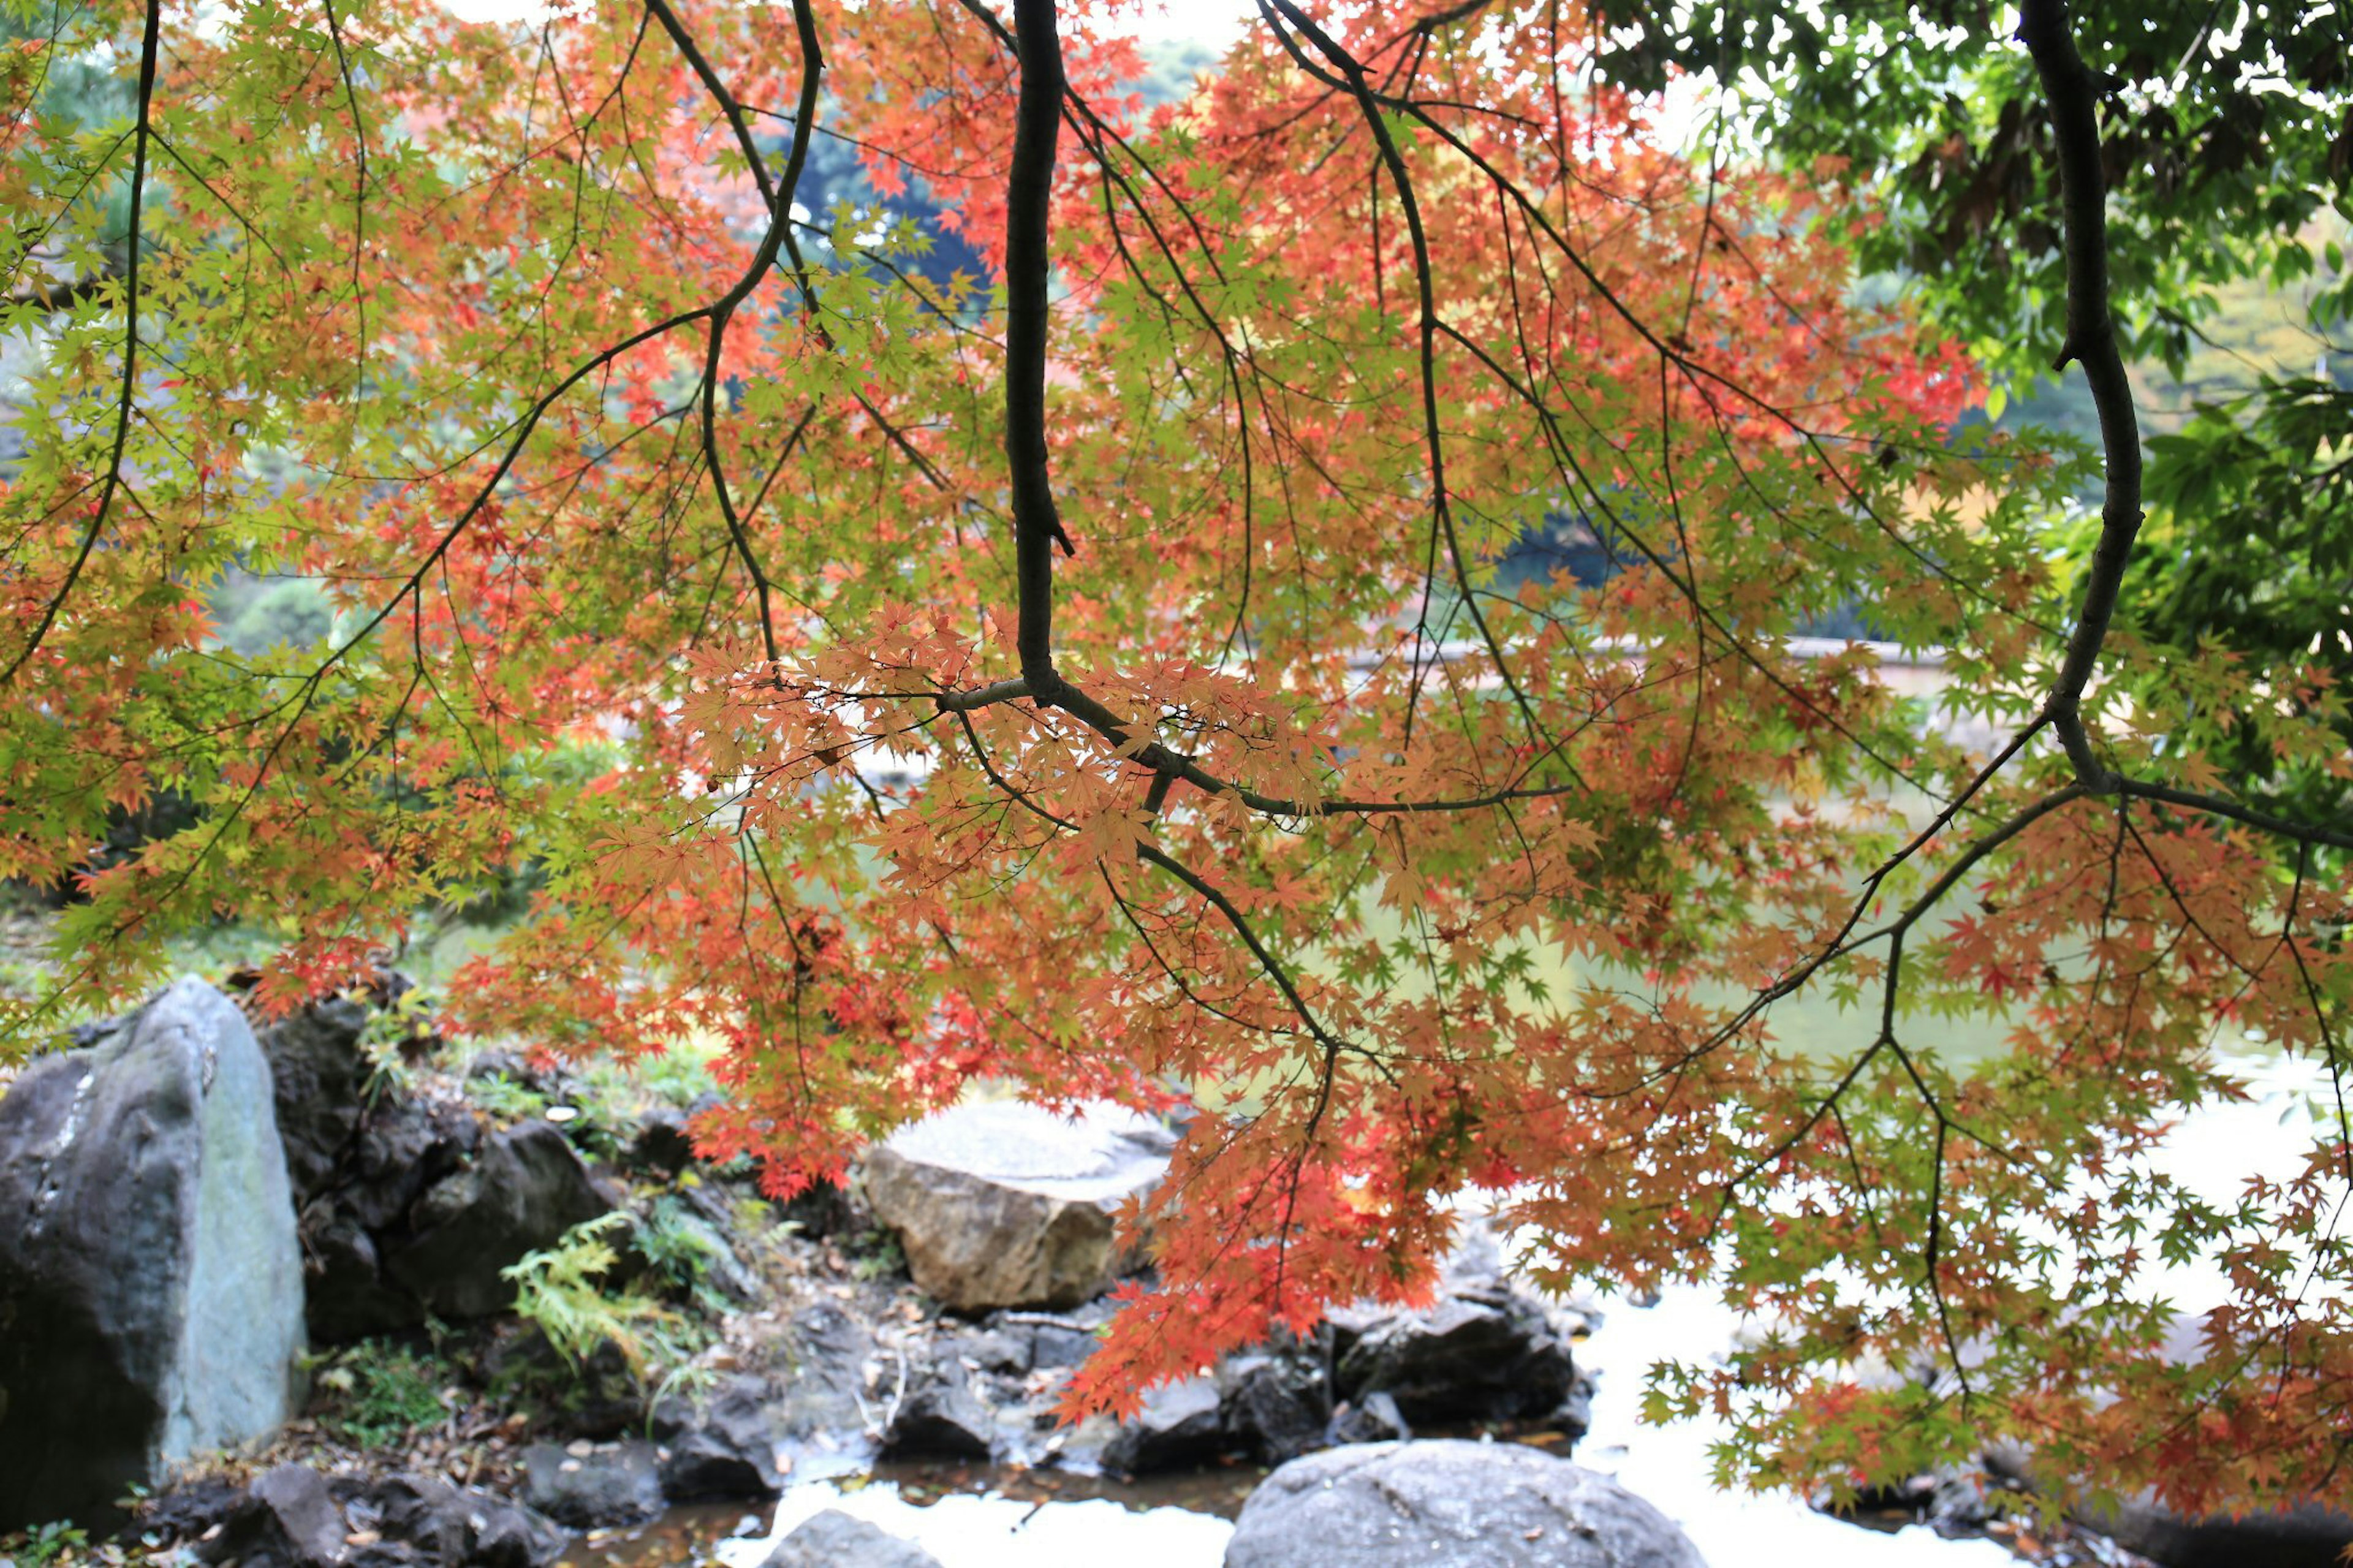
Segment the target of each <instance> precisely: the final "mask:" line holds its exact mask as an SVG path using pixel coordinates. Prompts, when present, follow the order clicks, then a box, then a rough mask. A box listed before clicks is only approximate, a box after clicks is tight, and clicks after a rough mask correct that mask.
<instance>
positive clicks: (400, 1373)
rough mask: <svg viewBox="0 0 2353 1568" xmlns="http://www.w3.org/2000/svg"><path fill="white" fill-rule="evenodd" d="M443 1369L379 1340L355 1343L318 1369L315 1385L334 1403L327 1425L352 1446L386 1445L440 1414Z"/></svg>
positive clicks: (403, 1349)
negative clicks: (321, 1369)
mask: <svg viewBox="0 0 2353 1568" xmlns="http://www.w3.org/2000/svg"><path fill="white" fill-rule="evenodd" d="M446 1372H447V1368H445V1367H444V1366H442V1365H441V1364H440V1363H438V1362H437V1361H435V1360H433V1359H432V1358H430V1357H428V1356H424V1355H419V1354H418V1353H417V1352H415V1351H413V1350H410V1349H408V1348H406V1347H405V1346H398V1345H393V1344H390V1343H388V1342H385V1341H381V1340H371V1341H367V1342H364V1343H362V1344H359V1345H355V1346H353V1348H352V1349H350V1350H348V1351H345V1352H343V1353H342V1354H341V1355H338V1356H337V1357H335V1359H334V1360H333V1361H332V1362H331V1363H328V1365H327V1366H326V1368H325V1369H324V1370H323V1371H322V1372H321V1373H319V1379H318V1381H319V1385H320V1386H321V1387H322V1388H324V1389H327V1390H329V1391H330V1392H331V1393H332V1394H333V1395H334V1397H335V1403H336V1409H335V1410H334V1411H333V1412H332V1414H331V1415H328V1416H327V1417H326V1421H325V1424H326V1425H327V1426H329V1427H330V1428H331V1429H332V1431H333V1432H334V1434H335V1435H336V1436H338V1437H340V1438H342V1439H343V1441H344V1442H346V1443H349V1444H351V1445H353V1447H360V1448H385V1447H391V1446H392V1445H394V1444H396V1443H398V1442H401V1441H403V1440H405V1439H406V1438H407V1437H408V1436H410V1435H411V1434H413V1433H415V1432H416V1431H417V1430H418V1429H419V1428H420V1427H424V1426H431V1425H433V1424H434V1423H435V1422H438V1421H439V1420H440V1419H441V1418H442V1416H443V1415H444V1414H445V1413H446V1407H445V1406H444V1405H442V1403H441V1388H442V1384H443V1383H444V1382H445V1374H446Z"/></svg>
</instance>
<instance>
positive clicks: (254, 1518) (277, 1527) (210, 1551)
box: [196, 1465, 344, 1568]
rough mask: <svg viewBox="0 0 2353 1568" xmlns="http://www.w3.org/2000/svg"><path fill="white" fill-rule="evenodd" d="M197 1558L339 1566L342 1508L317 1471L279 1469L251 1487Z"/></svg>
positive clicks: (256, 1566)
mask: <svg viewBox="0 0 2353 1568" xmlns="http://www.w3.org/2000/svg"><path fill="white" fill-rule="evenodd" d="M196 1555H197V1556H198V1557H199V1558H200V1559H202V1560H203V1561H205V1562H206V1563H231V1562H234V1563H240V1564H246V1565H248V1568H335V1565H337V1564H340V1563H342V1562H343V1556H344V1552H343V1510H342V1509H340V1508H337V1507H336V1506H335V1500H334V1497H333V1494H332V1493H331V1492H329V1491H328V1489H327V1483H326V1481H325V1479H322V1477H321V1476H320V1474H319V1472H318V1471H316V1470H313V1469H310V1468H306V1467H304V1466H301V1465H280V1466H279V1467H278V1468H276V1469H273V1470H270V1471H269V1472H268V1473H267V1474H265V1475H263V1476H262V1477H260V1478H259V1479H257V1480H256V1481H255V1482H254V1483H253V1485H252V1486H251V1487H250V1488H249V1489H248V1490H247V1492H246V1494H245V1496H244V1498H243V1499H242V1500H239V1501H238V1503H237V1507H236V1508H235V1509H234V1510H231V1511H230V1513H229V1516H228V1518H227V1521H225V1522H224V1523H223V1525H222V1527H221V1532H220V1533H219V1534H218V1535H216V1536H215V1537H214V1538H213V1539H212V1540H210V1541H207V1542H204V1543H203V1544H201V1545H200V1546H199V1547H197V1549H196Z"/></svg>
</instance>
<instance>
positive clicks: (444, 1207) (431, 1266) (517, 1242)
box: [384, 1121, 613, 1318]
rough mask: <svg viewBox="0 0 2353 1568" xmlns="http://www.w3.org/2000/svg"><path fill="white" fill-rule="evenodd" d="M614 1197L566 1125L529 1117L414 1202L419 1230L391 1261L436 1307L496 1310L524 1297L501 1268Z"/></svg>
mask: <svg viewBox="0 0 2353 1568" xmlns="http://www.w3.org/2000/svg"><path fill="white" fill-rule="evenodd" d="M612 1207H613V1201H612V1199H611V1198H610V1197H608V1196H607V1194H605V1193H603V1192H602V1191H600V1190H599V1189H598V1187H597V1185H596V1183H595V1182H594V1181H593V1180H591V1179H590V1177H589V1174H588V1170H587V1167H586V1166H585V1165H583V1164H582V1163H580V1156H579V1155H578V1154H576V1153H575V1152H573V1148H572V1145H571V1144H570V1143H568V1142H565V1138H564V1134H563V1133H561V1132H558V1131H556V1130H555V1129H554V1127H552V1126H550V1125H548V1124H547V1123H546V1122H544V1121H527V1122H523V1123H522V1124H520V1125H518V1126H514V1127H509V1128H506V1129H504V1130H502V1131H499V1132H495V1133H493V1134H491V1137H490V1138H488V1139H487V1140H485V1141H484V1142H483V1144H482V1147H481V1150H480V1152H479V1153H478V1154H476V1155H475V1157H474V1159H473V1162H472V1163H470V1164H468V1165H466V1166H465V1167H464V1168H462V1169H460V1170H458V1171H455V1172H452V1173H450V1174H448V1175H447V1176H444V1177H443V1178H442V1179H441V1180H440V1181H438V1182H437V1183H435V1184H433V1185H432V1186H431V1187H429V1188H427V1189H426V1191H425V1193H424V1194H423V1195H421V1196H420V1197H418V1198H417V1202H416V1204H415V1205H412V1207H411V1208H410V1211H409V1219H410V1223H411V1224H412V1225H413V1226H415V1227H416V1229H417V1237H416V1239H415V1240H413V1241H410V1242H408V1243H406V1245H405V1246H402V1247H399V1248H398V1249H397V1250H394V1251H390V1252H389V1253H387V1254H386V1256H385V1258H384V1271H385V1275H386V1277H387V1278H388V1279H391V1280H392V1281H393V1282H394V1283H396V1284H397V1285H399V1286H401V1287H402V1288H403V1289H406V1290H408V1291H409V1292H410V1293H411V1294H413V1295H414V1296H416V1297H417V1300H420V1301H422V1302H423V1303H424V1304H425V1306H426V1308H427V1310H430V1311H431V1312H432V1313H433V1314H434V1315H435V1316H436V1317H440V1318H484V1317H488V1316H490V1315H491V1313H493V1312H499V1311H503V1310H506V1309H507V1308H509V1307H512V1305H513V1304H514V1286H513V1285H512V1284H511V1283H509V1282H508V1281H507V1280H505V1279H501V1278H500V1277H499V1270H501V1269H502V1268H507V1267H508V1266H509V1265H511V1264H513V1263H515V1262H516V1261H518V1260H519V1259H520V1258H522V1255H523V1254H524V1253H526V1252H533V1251H537V1250H539V1249H541V1248H543V1247H548V1246H551V1245H553V1244H554V1242H555V1241H556V1240H558V1239H559V1238H561V1237H563V1235H564V1233H565V1231H567V1230H570V1229H571V1228H572V1227H573V1226H575V1225H579V1224H581V1223H583V1222H585V1221H587V1220H592V1219H595V1218H596V1217H597V1216H598V1215H603V1214H607V1213H609V1212H610V1211H611V1209H612Z"/></svg>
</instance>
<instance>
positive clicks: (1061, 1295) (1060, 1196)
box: [865, 1100, 1176, 1311]
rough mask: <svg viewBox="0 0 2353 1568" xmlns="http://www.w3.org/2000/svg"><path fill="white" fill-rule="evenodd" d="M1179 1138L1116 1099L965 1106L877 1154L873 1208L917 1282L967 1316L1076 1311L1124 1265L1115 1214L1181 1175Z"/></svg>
mask: <svg viewBox="0 0 2353 1568" xmlns="http://www.w3.org/2000/svg"><path fill="white" fill-rule="evenodd" d="M1175 1146H1176V1137H1175V1135H1174V1134H1173V1133H1171V1132H1169V1131H1167V1130H1166V1128H1164V1127H1162V1126H1161V1125H1160V1124H1159V1123H1158V1122H1157V1121H1153V1120H1152V1119H1151V1118H1149V1117H1146V1116H1140V1115H1138V1114H1136V1113H1135V1112H1134V1111H1132V1110H1125V1109H1124V1108H1122V1107H1119V1106H1114V1105H1092V1106H1089V1107H1087V1108H1085V1110H1082V1113H1081V1114H1080V1115H1079V1116H1078V1117H1077V1118H1075V1119H1072V1118H1065V1117H1061V1116H1057V1115H1055V1114H1054V1113H1053V1112H1051V1111H1048V1110H1039V1108H1038V1107H1036V1106H1032V1105H1024V1104H1020V1103H1018V1102H1016V1101H1011V1100H1000V1101H988V1102H983V1103H979V1104H970V1105H959V1106H957V1107H955V1109H953V1110H946V1111H943V1112H941V1113H940V1114H939V1115H936V1116H934V1117H930V1118H928V1119H926V1120H924V1121H920V1122H917V1123H916V1124H915V1125H913V1126H912V1127H909V1128H906V1129H904V1130H902V1131H900V1132H899V1133H898V1134H897V1135H896V1136H894V1137H893V1138H892V1139H891V1140H890V1141H889V1142H886V1143H884V1144H882V1145H881V1146H880V1147H878V1148H876V1149H874V1150H873V1151H871V1152H870V1153H869V1154H868V1156H867V1160H866V1172H865V1187H866V1198H867V1202H868V1203H869V1204H871V1205H872V1206H873V1209H874V1214H875V1217H876V1218H878V1219H880V1220H881V1222H882V1223H883V1224H884V1225H886V1226H890V1227H891V1228H892V1229H893V1230H895V1231H897V1232H898V1233H899V1238H900V1244H901V1246H902V1247H903V1248H904V1249H905V1252H906V1255H907V1268H908V1271H909V1272H910V1273H912V1274H913V1276H914V1279H915V1283H916V1284H917V1285H918V1286H920V1287H922V1288H923V1290H924V1291H926V1292H927V1293H928V1294H930V1295H931V1296H933V1297H934V1298H935V1299H937V1300H939V1301H941V1302H942V1303H944V1304H945V1305H946V1306H949V1307H952V1308H954V1309H955V1310H959V1311H985V1310H988V1309H990V1308H992V1307H1028V1306H1043V1307H1067V1306H1072V1305H1075V1304H1077V1303H1078V1302H1080V1301H1083V1300H1087V1299H1088V1298H1089V1297H1091V1296H1093V1295H1096V1294H1097V1293H1099V1292H1100V1291H1102V1290H1103V1289H1104V1288H1105V1287H1107V1286H1108V1285H1109V1284H1110V1283H1111V1281H1112V1279H1113V1277H1114V1276H1115V1275H1116V1273H1117V1272H1118V1269H1119V1266H1120V1265H1121V1263H1122V1262H1123V1261H1124V1259H1122V1258H1119V1257H1118V1256H1117V1255H1116V1252H1115V1249H1114V1247H1113V1224H1112V1215H1113V1212H1114V1211H1115V1210H1116V1209H1117V1208H1118V1207H1119V1206H1120V1205H1121V1204H1123V1203H1124V1202H1125V1201H1126V1200H1127V1199H1129V1198H1131V1197H1136V1196H1141V1195H1142V1194H1146V1193H1149V1192H1150V1191H1151V1190H1152V1189H1153V1188H1154V1187H1155V1186H1157V1185H1158V1184H1160V1181H1161V1179H1162V1178H1163V1177H1164V1176H1166V1174H1167V1171H1168V1155H1169V1152H1170V1151H1171V1150H1172V1149H1173V1148H1175Z"/></svg>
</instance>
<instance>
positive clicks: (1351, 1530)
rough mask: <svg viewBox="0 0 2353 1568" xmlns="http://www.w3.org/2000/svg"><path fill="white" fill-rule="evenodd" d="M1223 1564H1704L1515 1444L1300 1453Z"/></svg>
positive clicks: (1566, 1467)
mask: <svg viewBox="0 0 2353 1568" xmlns="http://www.w3.org/2000/svg"><path fill="white" fill-rule="evenodd" d="M1225 1568H1704V1563H1702V1560H1701V1558H1700V1555H1699V1552H1697V1550H1696V1549H1694V1547H1693V1545H1692V1543H1691V1542H1690V1541H1689V1540H1688V1539H1687V1538H1685V1536H1684V1535H1683V1531H1680V1530H1678V1529H1677V1528H1675V1526H1674V1524H1673V1523H1672V1521H1669V1520H1668V1519H1667V1518H1666V1516H1665V1515H1663V1514H1662V1513H1660V1512H1659V1511H1658V1510H1656V1509H1654V1508H1652V1507H1651V1505H1650V1504H1649V1503H1647V1502H1644V1501H1643V1500H1641V1499H1640V1498H1638V1497H1636V1496H1635V1495H1634V1494H1633V1493H1631V1492H1630V1491H1628V1490H1626V1489H1624V1488H1623V1487H1620V1485H1619V1484H1618V1483H1617V1482H1615V1481H1613V1480H1611V1479H1609V1478H1608V1477H1606V1476H1600V1475H1596V1474H1595V1473H1594V1472H1592V1471H1591V1470H1587V1469H1582V1468H1578V1467H1577V1466H1575V1465H1572V1464H1569V1463H1568V1462H1567V1461H1566V1460H1563V1459H1556V1458H1552V1457H1551V1456H1550V1455H1547V1454H1540V1453H1538V1452H1536V1451H1535V1449H1533V1448H1525V1447H1519V1446H1517V1445H1514V1444H1510V1443H1463V1442H1431V1443H1380V1444H1374V1445H1371V1446H1369V1447H1346V1448H1333V1449H1329V1450H1327V1451H1325V1452H1324V1453H1321V1454H1313V1455H1310V1456H1309V1457H1307V1458H1303V1459H1293V1461H1292V1462H1291V1463H1289V1464H1287V1465H1285V1466H1283V1467H1282V1468H1281V1469H1279V1470H1277V1471H1275V1472H1274V1473H1273V1474H1272V1475H1271V1476H1269V1477H1268V1478H1267V1479H1266V1481H1265V1482H1264V1484H1263V1485H1261V1487H1260V1488H1259V1489H1258V1490H1256V1491H1254V1492H1252V1493H1251V1494H1250V1501H1249V1502H1248V1503H1246V1504H1244V1505H1243V1508H1242V1511H1241V1517H1240V1519H1239V1520H1237V1521H1235V1525H1234V1533H1233V1539H1232V1540H1231V1542H1229V1543H1228V1545H1227V1547H1226V1561H1225Z"/></svg>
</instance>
